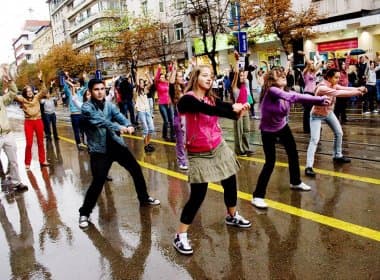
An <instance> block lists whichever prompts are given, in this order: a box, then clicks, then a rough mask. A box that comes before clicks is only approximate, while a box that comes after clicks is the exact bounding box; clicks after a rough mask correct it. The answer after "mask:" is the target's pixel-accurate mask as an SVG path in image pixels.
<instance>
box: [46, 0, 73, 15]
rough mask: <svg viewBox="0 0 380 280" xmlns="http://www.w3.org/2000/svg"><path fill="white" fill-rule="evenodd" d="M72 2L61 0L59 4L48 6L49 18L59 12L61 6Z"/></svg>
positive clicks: (71, 0)
mask: <svg viewBox="0 0 380 280" xmlns="http://www.w3.org/2000/svg"><path fill="white" fill-rule="evenodd" d="M71 2H73V0H62V1H61V2H60V3H58V4H55V5H53V4H52V5H50V16H53V15H54V14H55V13H56V12H57V11H59V10H61V9H62V7H63V6H65V5H67V4H70V3H71Z"/></svg>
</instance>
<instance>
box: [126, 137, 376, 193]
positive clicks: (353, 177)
mask: <svg viewBox="0 0 380 280" xmlns="http://www.w3.org/2000/svg"><path fill="white" fill-rule="evenodd" d="M123 136H124V137H126V138H132V139H136V140H143V138H142V137H140V136H135V135H123ZM151 141H152V142H155V143H160V144H164V145H170V146H175V143H170V142H165V141H161V140H155V139H152V140H151ZM238 158H239V159H240V160H247V161H253V162H258V163H264V162H265V160H264V159H263V158H256V157H238ZM276 166H280V167H288V164H287V163H285V162H279V161H276ZM300 168H301V169H304V168H305V166H300ZM313 170H314V172H315V173H319V174H322V175H327V176H331V177H337V178H342V179H348V180H352V181H358V182H363V183H368V184H374V185H380V179H377V178H371V177H365V176H358V175H353V174H348V173H342V172H336V171H331V170H326V169H319V168H313Z"/></svg>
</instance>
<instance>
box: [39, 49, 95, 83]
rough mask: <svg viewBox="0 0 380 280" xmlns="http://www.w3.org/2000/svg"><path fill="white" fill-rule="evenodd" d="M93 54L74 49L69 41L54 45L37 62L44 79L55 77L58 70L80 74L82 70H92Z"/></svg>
mask: <svg viewBox="0 0 380 280" xmlns="http://www.w3.org/2000/svg"><path fill="white" fill-rule="evenodd" d="M94 64H95V63H94V56H93V55H92V54H90V53H80V52H78V51H75V50H74V49H73V47H72V45H71V44H70V43H64V44H61V45H55V46H53V48H52V49H51V50H50V51H49V52H48V53H47V54H46V55H45V56H44V57H43V58H42V59H41V60H40V61H38V62H37V67H38V69H39V70H42V72H43V74H44V79H45V80H52V79H55V78H56V77H57V72H58V71H68V72H69V73H70V75H72V76H80V74H81V73H83V71H86V72H91V71H94V69H95V67H94Z"/></svg>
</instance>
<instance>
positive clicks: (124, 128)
mask: <svg viewBox="0 0 380 280" xmlns="http://www.w3.org/2000/svg"><path fill="white" fill-rule="evenodd" d="M133 132H135V128H134V127H133V126H128V127H127V126H122V127H120V133H121V134H123V133H128V134H132V133H133Z"/></svg>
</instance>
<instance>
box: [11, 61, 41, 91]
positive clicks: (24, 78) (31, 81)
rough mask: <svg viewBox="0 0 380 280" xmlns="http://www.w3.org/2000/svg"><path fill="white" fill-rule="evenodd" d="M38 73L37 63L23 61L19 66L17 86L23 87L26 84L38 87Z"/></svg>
mask: <svg viewBox="0 0 380 280" xmlns="http://www.w3.org/2000/svg"><path fill="white" fill-rule="evenodd" d="M37 73H38V69H37V66H36V64H35V63H28V62H27V61H26V60H24V61H23V62H21V64H20V66H19V67H18V76H17V78H16V85H17V88H19V89H22V88H24V87H25V86H26V85H31V86H35V87H37V86H38V85H39V81H38V78H37Z"/></svg>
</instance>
